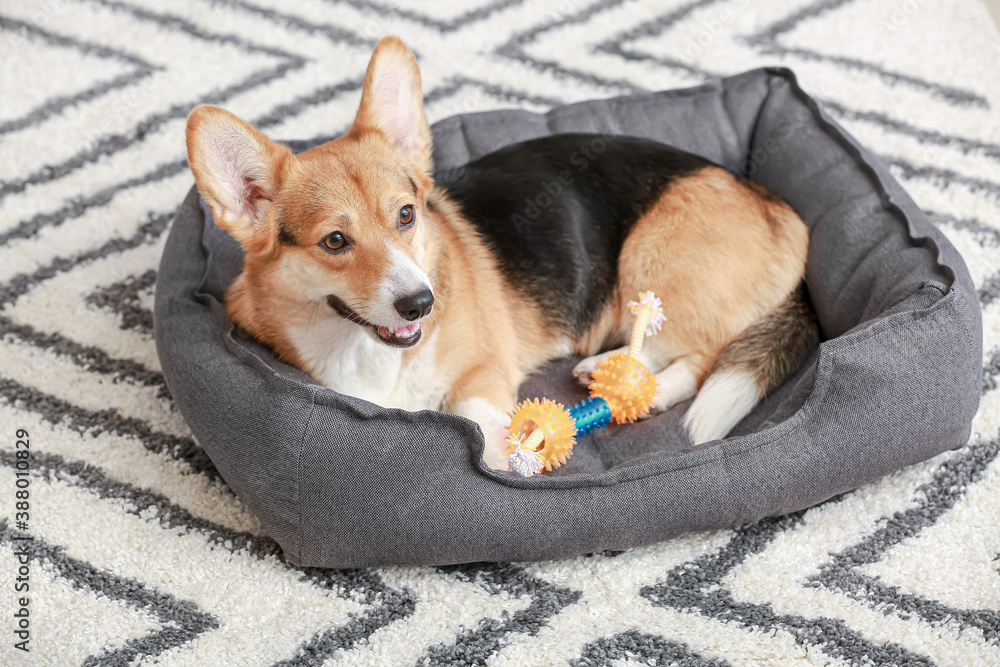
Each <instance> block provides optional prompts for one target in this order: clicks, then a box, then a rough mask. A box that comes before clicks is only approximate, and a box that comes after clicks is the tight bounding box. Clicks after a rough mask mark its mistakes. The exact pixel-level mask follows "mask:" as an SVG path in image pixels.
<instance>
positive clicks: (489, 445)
mask: <svg viewBox="0 0 1000 667" xmlns="http://www.w3.org/2000/svg"><path fill="white" fill-rule="evenodd" d="M480 428H482V429H483V438H484V439H485V440H486V447H485V448H484V449H483V463H485V464H486V466H487V467H488V468H491V469H493V470H509V469H510V463H509V462H508V460H507V459H506V458H501V456H502V455H503V453H504V452H505V451H507V427H506V426H500V427H499V428H491V429H490V431H489V432H487V430H486V427H484V426H482V425H481V424H480Z"/></svg>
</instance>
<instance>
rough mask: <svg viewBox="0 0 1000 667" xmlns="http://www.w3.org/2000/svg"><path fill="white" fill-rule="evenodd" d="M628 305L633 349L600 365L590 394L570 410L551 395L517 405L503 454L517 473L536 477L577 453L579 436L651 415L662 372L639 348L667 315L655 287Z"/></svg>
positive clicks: (657, 329)
mask: <svg viewBox="0 0 1000 667" xmlns="http://www.w3.org/2000/svg"><path fill="white" fill-rule="evenodd" d="M628 305H629V309H630V310H631V312H632V317H633V324H632V338H631V340H630V341H629V348H628V352H620V351H616V352H612V353H611V354H609V355H608V356H607V358H605V359H604V360H603V361H601V362H600V363H599V364H598V365H597V369H596V370H595V371H594V374H593V380H592V382H591V383H590V387H589V389H590V398H588V399H586V400H585V401H581V402H580V403H577V404H576V405H574V406H573V407H572V408H569V409H567V408H565V407H564V406H563V405H562V404H561V403H557V402H556V401H552V400H549V399H547V398H542V399H529V400H526V401H522V402H521V403H518V404H517V405H515V406H514V410H513V412H512V413H511V419H510V430H509V431H508V435H507V450H506V451H505V452H504V453H503V454H502V455H501V458H505V459H507V462H508V464H509V467H510V470H511V471H512V472H514V473H516V474H518V475H522V476H524V477H531V476H532V475H535V474H538V473H539V472H541V471H542V470H546V471H549V470H552V469H554V468H558V467H559V466H561V465H562V464H563V463H565V462H566V460H567V459H568V458H569V457H570V455H571V454H572V453H573V445H575V444H576V439H577V438H578V437H581V438H582V437H583V436H585V435H587V434H589V433H593V432H594V431H599V430H600V429H602V428H604V427H606V426H607V425H608V424H610V423H611V422H612V421H614V422H615V423H617V424H630V423H632V422H634V421H635V420H637V419H641V418H642V417H645V416H646V415H648V414H649V408H650V406H651V405H652V404H653V396H654V394H655V393H656V376H654V375H653V374H652V373H651V372H650V371H649V369H648V368H646V367H645V366H644V365H643V364H642V362H640V361H639V352H640V351H641V350H642V343H643V341H644V340H645V337H646V336H652V335H654V334H655V333H657V332H658V331H659V330H660V327H661V326H662V325H663V323H664V322H665V321H666V317H664V315H663V304H662V303H661V302H660V300H659V299H658V298H656V296H655V295H654V294H653V293H652V292H642V293H641V294H639V300H638V301H630V302H629V304H628Z"/></svg>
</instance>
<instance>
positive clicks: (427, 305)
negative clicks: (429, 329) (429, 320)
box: [393, 289, 434, 322]
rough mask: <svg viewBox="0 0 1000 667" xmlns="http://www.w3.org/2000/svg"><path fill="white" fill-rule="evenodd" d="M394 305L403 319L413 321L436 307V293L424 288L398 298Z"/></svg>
mask: <svg viewBox="0 0 1000 667" xmlns="http://www.w3.org/2000/svg"><path fill="white" fill-rule="evenodd" d="M393 305H394V306H396V312H397V313H399V314H400V315H402V316H403V319H405V320H409V321H410V322H412V321H413V320H418V319H420V318H421V317H423V316H424V315H426V314H427V313H429V312H431V308H433V307H434V293H433V292H431V291H430V290H429V289H424V290H421V291H419V292H417V293H415V294H410V295H407V296H404V297H402V298H401V299H397V300H396V303H394V304H393Z"/></svg>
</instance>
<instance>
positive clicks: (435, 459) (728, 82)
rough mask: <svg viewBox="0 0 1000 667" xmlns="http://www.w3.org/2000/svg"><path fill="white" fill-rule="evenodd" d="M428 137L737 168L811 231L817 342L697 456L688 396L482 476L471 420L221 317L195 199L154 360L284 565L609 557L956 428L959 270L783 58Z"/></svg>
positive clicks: (557, 382)
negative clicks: (379, 394)
mask: <svg viewBox="0 0 1000 667" xmlns="http://www.w3.org/2000/svg"><path fill="white" fill-rule="evenodd" d="M433 129H434V142H435V146H434V147H435V164H436V166H437V167H438V168H446V167H452V166H455V165H460V164H463V163H465V162H467V161H469V160H472V159H475V158H477V157H479V156H481V155H484V154H486V153H488V152H490V151H493V150H495V149H497V148H500V147H502V146H504V145H506V144H510V143H513V142H516V141H521V140H525V139H530V138H533V137H538V136H541V135H545V134H550V133H560V132H601V133H609V134H628V135H637V136H645V137H650V138H653V139H657V140H660V141H663V142H665V143H668V144H673V145H675V146H678V147H680V148H683V149H685V150H688V151H692V152H694V153H698V154H701V155H704V156H705V157H707V158H709V159H711V160H714V161H715V162H718V163H720V164H722V165H725V166H726V167H728V168H730V169H731V170H733V171H737V172H740V171H742V172H743V173H745V174H747V175H749V176H750V178H752V179H753V180H755V181H757V182H758V183H760V184H762V185H764V186H766V187H768V188H770V189H771V190H773V191H774V192H776V193H778V194H779V195H781V196H782V197H784V198H785V199H786V200H787V201H788V202H789V203H790V204H791V205H792V207H793V208H794V209H795V210H796V211H797V212H798V213H799V214H800V215H801V216H802V218H803V219H804V220H805V221H806V223H807V224H808V225H809V227H810V230H811V237H810V249H809V250H810V256H809V263H808V269H807V281H808V288H809V295H810V297H811V299H812V302H813V304H814V306H815V309H816V312H817V314H818V316H819V321H820V326H821V332H822V337H823V339H824V342H823V343H822V345H821V346H820V348H819V350H818V351H817V353H816V354H814V356H813V358H812V360H811V361H810V362H809V363H807V364H806V366H805V367H804V368H803V369H801V370H800V371H799V372H798V373H797V374H796V375H795V376H794V377H792V378H790V379H789V381H788V382H786V383H785V385H784V386H783V387H782V388H781V389H779V390H778V392H776V393H775V394H774V395H772V396H770V397H769V398H768V399H767V400H766V401H765V402H764V403H763V404H762V405H761V406H760V407H759V408H758V409H757V410H756V411H755V412H754V413H753V414H751V415H750V416H749V417H747V419H746V420H744V422H743V423H741V424H740V425H739V426H738V427H737V428H736V430H735V431H734V432H733V434H731V435H730V437H729V438H727V439H726V440H722V441H718V442H714V443H709V444H706V445H703V446H701V447H697V448H691V447H690V445H689V443H688V442H687V440H686V438H685V436H684V434H683V431H682V430H681V428H680V425H679V422H680V417H681V415H682V414H683V412H684V410H685V409H686V408H687V405H688V404H687V403H685V404H682V405H679V406H677V407H675V408H674V409H673V410H671V411H669V412H667V413H665V414H663V415H660V416H657V417H656V418H654V419H650V420H648V421H645V422H641V423H638V424H634V425H630V426H622V427H613V428H611V429H609V430H607V431H605V432H602V433H598V434H595V435H592V436H588V437H587V438H584V439H583V440H582V441H581V442H580V443H579V444H578V445H577V447H576V450H575V452H574V455H573V457H572V458H571V459H570V461H569V463H568V464H567V465H566V466H564V467H563V468H561V469H559V470H558V471H557V473H558V474H556V475H551V476H537V477H532V478H528V479H525V478H520V477H515V476H513V475H511V474H509V473H502V472H493V471H490V470H488V469H486V468H485V467H484V466H483V465H482V463H481V461H480V453H481V451H482V447H483V442H482V437H481V435H480V432H479V428H478V426H476V424H474V423H473V422H471V421H468V420H465V419H463V418H460V417H455V416H452V415H448V414H442V413H437V412H417V413H410V412H406V411H402V410H395V409H385V408H382V407H379V406H376V405H373V404H371V403H367V402H365V401H362V400H358V399H355V398H351V397H349V396H343V395H340V394H337V393H334V392H333V391H330V390H328V389H325V388H323V387H321V386H319V385H317V384H315V383H314V382H312V381H310V380H309V379H308V378H307V377H306V376H304V375H303V374H301V373H299V372H297V371H295V370H294V369H292V368H290V367H288V366H285V365H283V364H280V363H279V362H277V361H276V360H275V359H274V357H273V356H272V355H271V354H270V353H269V352H268V351H267V350H266V349H263V348H262V347H261V346H259V345H257V344H255V343H254V342H253V341H251V340H249V339H247V337H246V336H245V335H243V334H241V332H239V331H237V330H235V329H234V327H233V325H232V324H231V323H230V322H229V320H228V319H227V318H226V315H225V311H224V309H223V306H222V297H223V294H224V291H225V288H226V287H227V285H228V284H229V283H230V282H231V281H232V280H233V278H234V277H235V276H236V275H237V273H238V271H239V268H240V262H241V254H240V249H239V247H238V246H237V245H236V243H235V242H234V241H232V240H231V239H230V238H229V237H228V236H227V235H226V234H225V233H223V232H221V231H220V230H219V229H218V228H217V227H215V225H214V224H212V222H211V219H210V218H206V215H205V212H204V211H203V208H202V206H201V205H200V202H199V198H198V195H197V193H196V192H194V191H192V192H191V193H190V195H189V196H188V197H187V199H186V200H185V201H184V203H183V205H182V206H181V208H180V210H179V212H178V214H177V218H176V220H175V221H174V224H173V228H172V230H171V232H170V238H169V240H168V241H167V245H166V248H165V250H164V253H163V260H162V263H161V265H160V272H159V280H158V283H157V289H156V313H155V315H156V343H157V349H158V351H159V356H160V362H161V363H162V365H163V372H164V375H165V376H166V379H167V384H168V386H169V388H170V392H171V394H172V395H173V398H174V400H175V401H176V403H177V406H178V408H179V409H180V411H181V413H182V414H183V415H184V417H185V419H187V422H188V424H189V425H190V427H191V430H192V431H193V432H194V434H195V436H196V437H197V439H198V442H199V443H200V444H201V446H202V447H204V449H205V450H206V452H208V454H209V456H210V457H211V458H212V460H213V461H214V463H215V465H216V466H217V467H218V469H219V471H220V473H221V474H222V476H223V477H224V478H225V480H226V482H227V483H228V484H229V485H230V486H231V487H232V489H233V490H234V491H235V492H236V494H237V495H238V496H239V497H240V498H241V499H242V500H243V501H244V502H245V503H246V504H247V505H248V506H249V507H250V509H251V510H253V512H254V513H255V514H256V515H257V516H258V517H259V518H260V520H261V522H262V523H263V525H264V527H265V528H266V530H267V531H268V533H269V534H270V535H272V536H273V537H274V539H275V540H277V541H278V543H279V544H280V545H281V547H282V549H283V550H284V554H285V557H286V558H287V559H288V560H289V561H290V562H292V563H294V564H299V565H312V566H321V567H355V566H372V565H382V564H449V563H459V562H468V561H480V560H490V561H495V560H519V561H524V560H539V559H548V558H560V557H564V556H572V555H576V554H581V553H586V552H593V551H601V550H605V549H613V550H617V549H624V548H626V547H631V546H636V545H642V544H649V543H652V542H657V541H660V540H664V539H667V538H670V537H673V536H675V535H678V534H680V533H683V532H686V531H692V530H704V529H712V528H720V527H725V526H733V525H736V524H741V523H745V522H751V521H754V520H757V519H760V518H762V517H766V516H771V515H778V514H783V513H787V512H792V511H795V510H799V509H802V508H805V507H808V506H810V505H813V504H815V503H818V502H820V501H823V500H825V499H827V498H830V497H831V496H834V495H836V494H838V493H842V492H844V491H848V490H850V489H854V488H856V487H858V486H860V485H862V484H865V483H867V482H871V481H872V480H875V479H877V478H879V477H880V476H882V475H885V474H886V473H889V472H891V471H894V470H897V469H899V468H901V467H903V466H906V465H909V464H912V463H916V462H918V461H922V460H924V459H927V458H929V457H931V456H934V455H935V454H938V453H939V452H942V451H944V450H947V449H953V448H956V447H959V446H961V445H962V444H964V443H965V442H966V440H967V439H968V436H969V431H970V424H971V421H972V417H973V414H974V413H975V411H976V407H977V405H978V402H979V396H980V382H981V374H982V350H981V340H982V339H981V329H982V323H981V317H980V312H979V308H978V301H977V298H976V292H975V289H974V287H973V285H972V281H971V279H970V277H969V274H968V271H967V269H966V267H965V265H964V263H963V261H962V259H961V257H960V256H959V255H958V253H957V252H956V250H955V249H954V248H953V247H952V246H951V245H950V244H949V243H948V242H947V241H946V240H945V238H944V237H943V236H942V235H941V233H940V232H939V231H938V230H936V229H935V228H934V227H933V226H932V225H931V224H930V223H929V222H928V221H927V219H926V217H925V216H924V215H923V214H922V213H921V212H920V210H919V209H918V208H917V206H916V205H915V204H914V203H913V201H912V200H911V199H910V198H909V197H908V196H907V195H906V194H905V193H904V192H903V191H902V190H901V188H900V186H899V184H898V183H896V181H895V180H894V179H893V178H892V176H890V175H889V173H888V172H887V171H886V169H885V167H884V166H883V165H882V164H881V163H879V161H878V160H876V159H875V158H874V157H873V156H872V155H871V154H870V153H869V152H868V151H866V150H865V149H864V148H862V147H860V146H859V145H858V144H857V142H856V141H855V140H854V139H853V138H851V137H850V136H849V135H847V133H846V132H844V130H842V129H841V128H840V127H839V126H838V125H837V124H836V123H834V122H833V121H831V120H830V119H829V118H828V117H827V116H826V115H825V114H823V113H822V112H820V111H818V110H817V108H816V105H815V103H814V102H813V101H812V100H811V99H810V98H809V97H808V96H807V95H806V94H805V93H803V92H802V90H801V89H800V88H799V87H798V85H797V83H796V81H795V77H794V76H793V75H792V73H791V72H789V71H788V70H784V69H766V70H756V71H752V72H748V73H745V74H741V75H739V76H734V77H731V78H728V79H724V80H722V81H718V82H713V83H709V84H706V85H703V86H699V87H697V88H692V89H686V90H678V91H667V92H662V93H654V94H645V95H634V96H629V97H623V98H619V99H613V100H602V101H596V102H585V103H581V104H573V105H569V106H564V107H560V108H557V109H554V110H552V111H550V112H549V113H547V114H535V113H529V112H526V111H495V112H489V113H480V114H469V115H464V116H456V117H453V118H449V119H446V120H443V121H441V122H439V123H437V124H436V125H435V126H434V128H433ZM299 148H301V146H300V147H299ZM668 326H669V323H668ZM572 364H573V360H571V359H566V360H559V361H556V362H554V363H553V364H552V365H551V366H550V368H548V369H546V370H545V371H543V372H541V373H539V374H536V375H535V376H534V377H533V378H531V379H530V380H529V381H528V382H527V383H526V385H525V386H524V387H523V388H522V394H523V395H524V396H548V397H551V398H555V399H560V400H563V401H574V400H576V399H578V398H579V397H581V396H582V395H583V390H582V389H581V388H579V387H577V386H575V385H574V384H573V383H572V382H571V381H570V379H569V369H570V368H571V367H572Z"/></svg>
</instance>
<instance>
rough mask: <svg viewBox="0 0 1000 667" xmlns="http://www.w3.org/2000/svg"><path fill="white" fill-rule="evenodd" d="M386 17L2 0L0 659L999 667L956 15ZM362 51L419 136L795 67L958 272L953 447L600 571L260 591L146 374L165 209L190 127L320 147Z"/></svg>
mask: <svg viewBox="0 0 1000 667" xmlns="http://www.w3.org/2000/svg"><path fill="white" fill-rule="evenodd" d="M391 1H392V0H302V1H300V2H295V3H285V2H279V1H278V0H175V1H174V2H171V3H161V2H156V1H155V0H122V1H118V0H42V1H41V2H28V1H27V0H0V63H2V66H0V149H2V155H3V159H2V160H0V427H2V428H0V463H2V464H3V465H2V466H0V618H2V619H3V620H2V621H0V664H3V665H35V664H38V665H43V664H44V665H76V664H86V665H137V664H142V665H145V664H153V663H155V664H157V665H223V664H224V665H243V664H246V665H271V664H280V665H319V664H336V665H378V666H382V665H490V666H496V667H499V666H501V665H513V666H531V665H588V666H601V667H611V666H616V667H621V666H624V665H684V666H690V665H713V666H722V665H799V664H814V665H873V664H874V665H967V666H972V665H1000V645H998V635H997V633H998V629H1000V611H998V610H1000V560H998V558H1000V461H998V460H997V454H998V451H1000V434H998V429H1000V391H998V390H997V382H998V380H997V378H998V376H1000V299H998V298H997V297H998V296H1000V122H998V118H1000V116H998V110H1000V81H998V76H997V72H998V66H1000V36H998V34H997V31H996V29H995V28H994V27H993V24H992V22H991V21H990V19H989V17H988V15H987V13H986V10H985V8H984V7H983V6H981V5H979V4H978V3H977V2H976V1H975V0H962V1H955V2H950V1H948V0H889V1H888V2H886V1H884V0H820V1H817V0H768V1H766V2H765V1H762V0H754V1H753V2H751V0H697V1H694V2H692V1H690V0H660V1H654V0H596V1H593V0H552V2H546V3H541V2H529V1H527V0H524V1H522V0H472V1H469V2H458V1H455V2H433V3H431V2H416V1H415V0H414V2H412V3H409V4H406V5H396V4H390V2H391ZM392 33H394V34H398V35H401V36H402V37H403V38H404V39H405V40H406V41H407V42H408V43H409V44H410V45H411V46H412V47H413V48H414V49H415V50H416V51H417V52H418V55H419V59H420V62H421V65H422V68H423V73H424V82H425V92H426V95H427V102H428V113H429V115H430V118H431V120H432V121H433V120H436V119H440V118H443V117H445V116H447V115H451V114H453V113H460V112H466V111H474V110H485V109H492V108H497V107H509V106H519V107H524V108H529V109H537V110H540V109H545V108H547V107H549V106H551V105H554V104H560V103H564V102H570V101H576V100H583V99H587V98H594V97H606V96H612V95H618V94H624V93H628V92H631V91H637V90H657V89H665V88H672V87H679V86H689V85H694V84H697V83H699V82H701V81H704V80H705V79H707V78H711V77H714V76H717V75H722V74H730V73H734V72H737V71H741V70H744V69H748V68H751V67H757V66H760V65H765V64H781V65H787V66H789V67H792V68H793V69H794V70H795V71H796V72H797V73H798V74H799V76H800V78H801V80H802V83H803V85H804V87H805V88H806V89H807V90H810V91H811V92H813V93H814V94H815V95H816V96H817V97H818V98H819V99H820V100H821V101H822V104H823V106H824V107H825V108H826V109H827V111H828V112H829V113H830V114H831V115H832V116H834V117H835V118H836V119H837V120H838V121H839V122H841V123H842V124H843V125H845V126H846V127H847V128H848V129H849V130H850V131H851V132H852V133H854V134H855V136H857V137H858V138H859V139H860V140H861V141H862V142H863V143H865V144H867V145H868V146H870V147H871V148H872V149H873V150H874V151H875V152H876V153H878V154H879V155H881V156H882V157H883V158H884V159H885V160H886V162H887V163H889V164H890V165H891V166H892V170H893V172H894V173H895V174H896V176H897V177H898V178H899V179H900V181H901V182H902V183H903V184H904V186H905V187H906V188H907V189H908V190H909V192H910V193H911V194H912V195H913V196H914V197H915V198H916V200H917V201H918V203H919V204H920V205H921V206H922V207H923V208H924V209H925V210H926V211H927V212H928V213H929V214H930V215H931V216H932V217H933V219H934V220H935V221H936V222H937V223H939V224H940V225H941V227H942V229H944V230H945V232H946V233H947V235H948V236H949V237H950V238H951V239H952V241H953V242H954V244H955V245H956V246H957V247H958V248H959V249H960V250H961V252H962V253H963V254H964V256H965V258H966V260H967V262H968V263H969V266H970V269H971V271H972V274H973V277H974V278H975V280H976V281H977V285H978V286H979V287H980V296H981V300H982V306H983V309H984V319H985V332H986V333H985V336H986V340H985V350H986V353H985V358H984V360H983V364H984V368H985V372H986V379H985V381H984V386H983V402H982V407H981V409H980V412H979V415H978V417H977V418H976V421H975V424H974V434H973V437H972V441H971V442H970V444H969V446H968V447H966V448H964V449H962V450H960V451H956V452H952V453H948V454H946V455H943V456H941V457H938V458H936V459H934V460H932V461H929V462H927V463H924V464H921V465H917V466H914V467H912V468H909V469H906V470H903V471H901V472H899V473H897V474H894V475H892V476H890V477H888V478H886V479H883V480H882V481H880V482H878V483H876V484H873V485H871V486H868V487H865V488H862V489H859V490H858V491H855V492H853V493H848V494H845V495H843V496H840V497H837V498H835V499H833V500H831V501H829V502H827V503H825V504H823V505H821V506H819V507H815V508H812V509H810V510H808V511H805V512H802V513H799V514H795V515H791V516H785V517H781V518H776V519H771V520H766V521H762V522H760V523H758V524H755V525H749V526H743V527H740V528H737V529H734V530H726V531H718V532H712V533H707V534H693V535H688V536H685V537H682V538H680V539H676V540H673V541H670V542H666V543H662V544H659V545H657V546H653V547H649V548H642V549H635V550H631V551H627V552H624V553H600V554H593V555H589V556H586V557H580V558H577V559H572V560H567V561H560V562H546V563H538V564H520V563H509V564H474V565H467V566H460V567H448V568H408V569H404V568H401V569H380V570H372V571H322V570H303V569H297V568H293V567H289V566H288V565H286V564H285V563H284V562H283V560H282V558H281V554H280V552H279V551H278V549H277V548H276V546H275V544H274V543H273V542H272V541H271V540H270V539H269V538H268V537H267V536H266V535H264V534H263V533H262V531H261V529H260V527H259V524H258V523H257V521H256V520H255V519H254V517H253V516H251V515H250V514H249V512H248V511H247V510H246V509H245V508H244V507H243V505H241V503H240V502H239V501H238V500H237V499H236V498H235V497H234V496H233V495H232V493H231V492H230V491H229V490H228V488H227V487H226V485H225V484H224V483H223V482H222V481H221V480H220V478H219V476H218V474H217V473H215V471H214V469H213V468H212V467H211V464H210V462H208V461H207V459H206V458H205V456H204V454H202V453H201V452H200V450H199V449H198V448H197V445H196V444H195V443H193V441H192V439H191V435H190V432H189V431H188V430H187V428H186V427H185V425H184V422H183V420H182V419H181V418H180V416H179V415H178V413H177V412H176V411H175V410H174V409H172V406H171V401H170V397H169V395H168V394H167V392H166V390H165V386H164V383H163V378H162V376H161V374H160V372H159V365H158V362H157V358H156V352H155V349H154V345H153V341H152V337H151V326H152V317H151V313H150V307H151V299H152V297H151V294H152V289H153V285H154V284H155V281H156V271H155V269H156V266H157V262H158V258H159V255H160V250H161V247H162V243H163V240H164V236H165V234H164V233H165V231H166V230H167V228H168V226H169V223H170V219H171V215H172V212H173V210H174V209H175V207H176V206H177V204H178V203H179V202H180V201H181V199H182V197H183V195H184V193H185V192H186V190H187V189H188V188H189V187H190V185H191V184H192V177H191V175H190V173H189V171H188V169H187V167H186V164H185V161H184V137H183V128H184V119H185V116H186V114H187V112H188V111H189V110H190V109H191V108H192V107H193V106H194V105H196V104H198V103H201V102H212V103H215V104H220V105H224V106H226V107H227V108H229V109H231V110H233V111H234V112H236V113H237V114H239V115H241V116H243V117H244V118H246V119H248V120H251V121H253V122H254V123H256V124H257V125H259V126H262V127H263V128H265V129H266V131H267V132H269V133H270V134H271V135H272V136H275V137H277V138H306V137H311V136H315V135H321V134H330V133H334V132H338V131H340V130H342V129H344V127H345V126H346V125H347V124H348V123H349V121H350V119H351V118H352V117H353V112H354V110H355V108H356V105H357V102H358V99H359V88H360V82H361V77H362V75H363V72H364V67H365V64H366V62H367V59H368V57H369V54H370V52H371V47H372V46H373V44H374V42H375V41H376V39H377V38H378V37H380V36H382V35H384V34H392ZM18 429H23V431H20V432H19V431H18ZM19 433H21V435H23V436H24V437H23V438H22V439H24V440H30V451H31V458H30V459H24V458H23V455H20V454H19V451H22V450H19V449H18V445H17V440H18V438H19V437H20V436H19V435H18V434H19ZM876 445H877V443H876ZM24 461H27V462H28V465H27V467H28V468H29V473H28V475H27V476H18V472H21V471H20V470H19V466H20V467H25V465H26V464H24V463H22V462H24ZM19 480H26V481H19ZM18 484H21V485H22V487H23V486H24V485H27V487H28V493H25V494H22V496H26V497H21V498H18V497H17V492H18V491H19V490H21V489H19V487H18ZM17 503H24V504H22V505H20V506H18V505H17ZM21 554H26V555H21ZM25 585H29V586H30V589H25V588H24V586H25ZM22 598H27V599H28V601H27V602H26V603H25V602H24V601H23V600H22ZM26 614H27V616H25V615H26ZM18 633H21V634H18ZM18 645H20V646H21V647H23V648H28V649H30V652H27V653H25V652H24V651H22V650H20V649H19V648H18Z"/></svg>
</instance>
